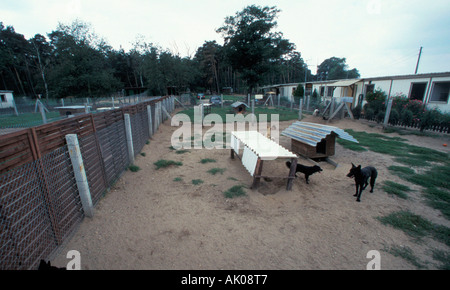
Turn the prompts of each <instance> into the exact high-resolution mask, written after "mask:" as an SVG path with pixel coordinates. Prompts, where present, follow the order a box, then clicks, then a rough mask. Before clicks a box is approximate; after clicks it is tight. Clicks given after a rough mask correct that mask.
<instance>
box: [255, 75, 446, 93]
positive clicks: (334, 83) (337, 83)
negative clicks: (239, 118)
mask: <svg viewBox="0 0 450 290" xmlns="http://www.w3.org/2000/svg"><path fill="white" fill-rule="evenodd" d="M437 77H450V72H438V73H423V74H409V75H394V76H380V77H368V78H359V79H342V80H326V81H311V82H306V83H307V84H326V85H327V86H331V87H348V86H351V85H353V84H355V83H357V82H366V81H380V80H401V79H420V78H437ZM304 83H305V82H300V83H289V84H276V85H271V86H264V87H261V89H269V88H279V87H285V86H294V85H299V84H304Z"/></svg>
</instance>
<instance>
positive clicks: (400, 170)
mask: <svg viewBox="0 0 450 290" xmlns="http://www.w3.org/2000/svg"><path fill="white" fill-rule="evenodd" d="M388 169H389V171H391V172H392V173H393V174H395V175H397V176H400V177H404V176H407V175H412V174H415V173H416V172H415V171H414V169H411V168H409V167H404V166H395V165H392V166H389V167H388Z"/></svg>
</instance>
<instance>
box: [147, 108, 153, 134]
mask: <svg viewBox="0 0 450 290" xmlns="http://www.w3.org/2000/svg"><path fill="white" fill-rule="evenodd" d="M147 115H148V136H150V137H152V136H153V122H152V107H151V106H150V105H147Z"/></svg>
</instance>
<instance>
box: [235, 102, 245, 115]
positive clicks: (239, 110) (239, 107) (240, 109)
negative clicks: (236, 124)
mask: <svg viewBox="0 0 450 290" xmlns="http://www.w3.org/2000/svg"><path fill="white" fill-rule="evenodd" d="M231 107H232V108H233V110H234V113H235V114H245V112H246V111H247V108H248V106H247V104H246V103H243V102H235V103H233V104H232V105H231Z"/></svg>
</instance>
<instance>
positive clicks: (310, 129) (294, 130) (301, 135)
mask: <svg viewBox="0 0 450 290" xmlns="http://www.w3.org/2000/svg"><path fill="white" fill-rule="evenodd" d="M333 132H334V133H335V134H336V135H337V136H338V137H339V138H341V139H344V140H347V141H350V142H354V143H359V142H358V140H356V139H355V138H353V136H351V135H350V134H348V133H347V132H345V131H344V130H342V129H340V128H337V127H334V126H328V125H321V124H316V123H308V122H299V121H296V122H294V123H293V124H292V125H291V126H289V127H288V128H287V129H286V130H284V131H283V132H282V133H281V135H283V136H286V137H289V138H291V139H294V140H297V141H299V142H302V143H305V144H308V145H310V146H314V147H315V146H317V144H318V143H320V142H321V141H322V140H323V139H325V138H326V137H327V136H328V135H330V134H331V133H333Z"/></svg>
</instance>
